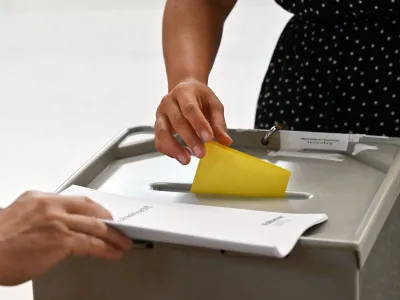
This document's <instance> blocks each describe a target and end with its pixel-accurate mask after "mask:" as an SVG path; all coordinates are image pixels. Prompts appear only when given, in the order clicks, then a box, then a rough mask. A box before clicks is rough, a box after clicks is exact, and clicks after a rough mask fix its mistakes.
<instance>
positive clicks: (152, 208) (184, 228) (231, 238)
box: [62, 186, 327, 258]
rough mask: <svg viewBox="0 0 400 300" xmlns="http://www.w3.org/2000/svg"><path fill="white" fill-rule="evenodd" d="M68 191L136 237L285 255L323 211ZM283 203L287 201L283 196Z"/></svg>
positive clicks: (319, 219)
mask: <svg viewBox="0 0 400 300" xmlns="http://www.w3.org/2000/svg"><path fill="white" fill-rule="evenodd" d="M62 194H64V195H84V196H88V197H90V198H91V199H93V200H94V201H96V202H98V203H99V204H101V205H102V206H104V207H105V208H106V209H108V210H109V211H110V212H111V213H112V215H113V217H114V221H104V222H105V223H107V224H109V226H111V227H113V228H115V229H117V230H120V231H121V232H123V233H125V234H126V235H127V236H129V237H131V238H132V239H139V240H145V241H150V242H162V243H172V244H180V245H187V246H196V247H204V248H210V249H216V250H226V251H235V252H243V253H248V254H254V255H264V256H273V257H278V258H283V257H285V256H287V255H288V254H289V253H290V251H291V250H292V249H293V247H294V246H295V244H296V243H297V241H298V239H299V238H300V236H301V235H302V234H303V232H304V231H305V230H307V229H308V228H310V227H312V226H314V225H316V224H319V223H322V222H324V221H325V220H327V216H326V215H325V214H283V213H275V212H263V211H253V210H245V209H234V208H224V207H213V206H205V205H196V204H184V203H164V202H160V201H143V200H140V199H135V198H134V197H133V198H130V197H124V196H120V195H113V194H108V193H104V192H101V191H97V190H92V189H88V188H83V187H79V186H71V187H70V188H68V189H66V190H64V191H63V192H62ZM283 201H285V200H283Z"/></svg>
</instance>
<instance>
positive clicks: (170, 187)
mask: <svg viewBox="0 0 400 300" xmlns="http://www.w3.org/2000/svg"><path fill="white" fill-rule="evenodd" d="M191 187H192V185H191V184H189V183H174V182H154V183H152V184H150V189H151V190H153V191H160V192H174V193H190V190H191ZM206 196H213V195H206ZM219 197H220V196H219ZM313 197H314V196H313V195H312V194H310V193H306V192H297V191H286V195H285V199H287V200H309V199H312V198H313ZM235 198H238V197H235ZM265 199H269V198H265Z"/></svg>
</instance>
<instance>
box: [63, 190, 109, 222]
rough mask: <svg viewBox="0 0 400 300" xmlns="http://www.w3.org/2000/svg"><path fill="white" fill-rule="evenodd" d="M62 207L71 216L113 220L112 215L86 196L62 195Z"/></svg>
mask: <svg viewBox="0 0 400 300" xmlns="http://www.w3.org/2000/svg"><path fill="white" fill-rule="evenodd" d="M59 201H61V205H62V206H63V207H64V209H65V211H66V212H67V213H70V214H77V215H84V216H88V217H94V218H98V219H105V220H112V219H113V217H112V215H111V213H110V212H109V211H108V210H107V209H106V208H104V207H103V206H101V205H100V204H98V203H96V202H95V201H93V200H92V199H90V198H89V197H86V196H63V195H60V199H59Z"/></svg>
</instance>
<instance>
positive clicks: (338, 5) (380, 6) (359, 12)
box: [275, 0, 400, 18]
mask: <svg viewBox="0 0 400 300" xmlns="http://www.w3.org/2000/svg"><path fill="white" fill-rule="evenodd" d="M275 2H276V3H277V4H278V5H280V6H281V7H282V8H284V9H285V10H287V11H288V12H290V13H293V14H295V15H301V16H304V15H308V16H314V17H318V16H320V17H332V18H336V17H339V18H341V17H359V16H363V15H372V14H384V15H387V14H391V13H398V12H400V0H275Z"/></svg>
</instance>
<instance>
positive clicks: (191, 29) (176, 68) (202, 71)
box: [163, 0, 236, 91]
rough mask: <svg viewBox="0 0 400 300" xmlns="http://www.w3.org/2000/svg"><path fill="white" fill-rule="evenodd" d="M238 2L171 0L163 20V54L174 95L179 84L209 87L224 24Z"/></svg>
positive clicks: (232, 0)
mask: <svg viewBox="0 0 400 300" xmlns="http://www.w3.org/2000/svg"><path fill="white" fill-rule="evenodd" d="M235 3H236V0H190V1H188V0H168V1H167V4H166V7H165V12H164V19H163V50H164V59H165V65H166V71H167V76H168V88H169V90H170V91H171V90H172V89H173V88H174V87H175V86H176V85H177V84H178V83H180V82H183V81H186V80H191V79H194V80H197V81H200V82H202V83H204V84H207V82H208V77H209V73H210V72H211V69H212V66H213V63H214V60H215V57H216V55H217V52H218V48H219V45H220V42H221V37H222V30H223V26H224V22H225V20H226V18H227V17H228V15H229V13H230V12H231V10H232V9H233V7H234V6H235Z"/></svg>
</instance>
